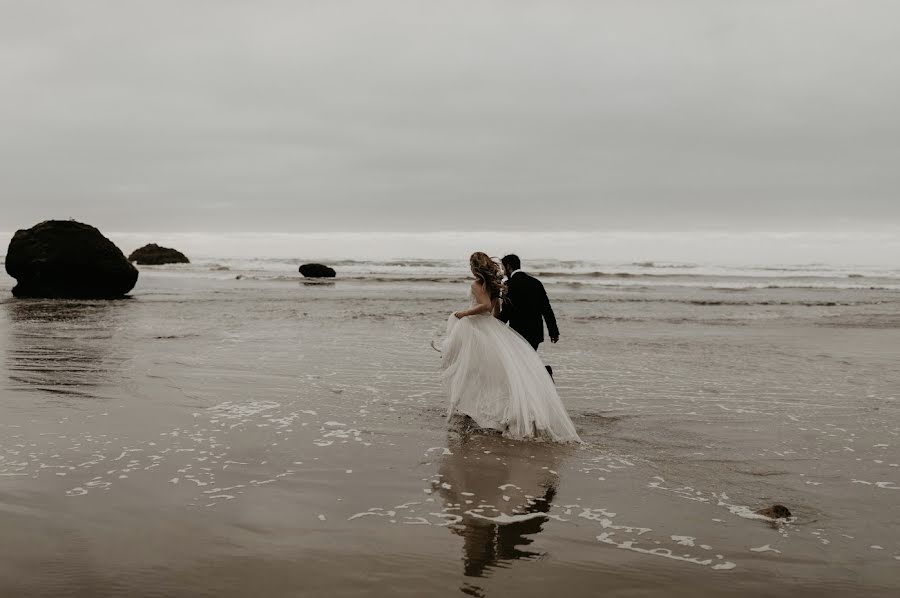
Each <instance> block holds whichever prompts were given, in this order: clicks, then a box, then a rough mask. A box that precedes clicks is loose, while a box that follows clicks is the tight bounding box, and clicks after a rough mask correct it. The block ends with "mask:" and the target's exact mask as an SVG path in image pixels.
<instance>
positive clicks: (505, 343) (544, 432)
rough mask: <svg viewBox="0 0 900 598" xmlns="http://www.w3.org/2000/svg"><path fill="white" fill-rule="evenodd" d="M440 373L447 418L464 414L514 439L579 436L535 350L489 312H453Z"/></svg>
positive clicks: (573, 438) (574, 438)
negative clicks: (460, 315)
mask: <svg viewBox="0 0 900 598" xmlns="http://www.w3.org/2000/svg"><path fill="white" fill-rule="evenodd" d="M441 378H442V381H443V384H444V388H445V389H446V391H447V393H448V394H449V395H450V408H449V409H448V411H447V417H448V419H449V418H450V417H451V416H452V415H453V414H454V413H462V414H465V415H468V416H469V417H471V418H472V419H473V420H474V421H475V423H476V424H478V425H479V426H480V427H482V428H486V429H494V430H499V431H500V432H502V433H503V435H504V436H506V437H508V438H513V439H526V438H545V439H547V440H553V441H555V442H580V441H581V440H580V439H579V438H578V433H577V432H576V431H575V426H574V425H573V424H572V420H571V419H569V415H568V413H566V409H565V407H564V406H563V404H562V401H561V400H560V398H559V394H557V392H556V386H555V385H554V384H553V380H552V379H551V378H550V375H549V374H548V373H547V370H546V369H545V368H544V364H543V362H542V361H541V358H540V357H538V354H537V352H536V351H535V350H534V349H532V348H531V345H529V344H528V341H526V340H525V339H524V338H522V337H521V336H520V335H519V334H518V333H517V332H516V331H514V330H512V329H511V328H509V327H508V326H506V325H505V324H503V323H502V322H500V321H499V320H497V319H496V318H494V317H493V316H491V315H488V314H482V315H477V316H468V317H465V318H462V319H459V318H457V317H456V316H453V315H451V316H450V319H449V320H448V321H447V338H446V340H445V341H444V343H443V351H442V356H441Z"/></svg>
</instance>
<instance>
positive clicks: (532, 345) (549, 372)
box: [528, 341, 553, 380]
mask: <svg viewBox="0 0 900 598" xmlns="http://www.w3.org/2000/svg"><path fill="white" fill-rule="evenodd" d="M528 342H529V343H531V347H532V348H533V349H534V350H535V351H537V350H538V345H540V344H541V341H537V342H535V341H528ZM544 367H545V368H547V373H548V374H550V379H551V380H553V368H552V367H550V366H549V365H545V366H544Z"/></svg>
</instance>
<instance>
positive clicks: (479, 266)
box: [469, 251, 506, 299]
mask: <svg viewBox="0 0 900 598" xmlns="http://www.w3.org/2000/svg"><path fill="white" fill-rule="evenodd" d="M469 266H471V268H472V274H474V275H475V278H477V279H478V280H479V281H481V284H482V286H484V290H485V291H487V293H488V296H490V298H491V299H498V298H500V297H503V296H505V295H506V285H505V284H503V273H502V272H503V271H502V270H501V269H500V264H498V263H497V262H496V261H494V260H493V259H491V258H490V256H488V254H486V253H483V252H481V251H476V252H475V253H473V254H472V256H471V257H470V258H469Z"/></svg>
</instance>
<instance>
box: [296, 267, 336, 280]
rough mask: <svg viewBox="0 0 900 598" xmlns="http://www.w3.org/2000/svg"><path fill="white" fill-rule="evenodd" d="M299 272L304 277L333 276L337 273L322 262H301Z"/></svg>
mask: <svg viewBox="0 0 900 598" xmlns="http://www.w3.org/2000/svg"><path fill="white" fill-rule="evenodd" d="M300 274H302V275H303V276H304V277H306V278H334V277H335V276H336V275H337V273H336V272H335V271H334V268H329V267H328V266H325V265H323V264H303V265H302V266H300Z"/></svg>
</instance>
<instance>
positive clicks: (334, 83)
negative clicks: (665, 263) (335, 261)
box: [0, 0, 900, 231]
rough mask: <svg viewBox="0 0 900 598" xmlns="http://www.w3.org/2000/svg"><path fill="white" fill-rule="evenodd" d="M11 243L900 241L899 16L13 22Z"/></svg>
mask: <svg viewBox="0 0 900 598" xmlns="http://www.w3.org/2000/svg"><path fill="white" fill-rule="evenodd" d="M0 12H2V19H0V86H2V88H3V89H4V94H2V96H0V130H2V132H3V134H2V136H0V207H2V216H3V220H4V221H8V222H4V223H0V228H3V229H7V230H8V229H13V228H16V227H19V226H25V225H30V224H31V223H33V222H34V221H37V220H41V219H43V218H47V217H69V216H72V217H76V218H79V219H83V220H86V221H90V222H92V223H95V224H97V225H99V226H101V227H104V228H107V229H111V230H122V231H127V230H134V231H140V230H172V231H177V230H185V231H189V230H210V231H215V230H231V231H235V230H257V231H265V230H283V231H303V230H323V229H324V230H367V229H369V230H415V229H426V230H449V229H462V230H465V229H473V228H474V229H537V230H547V229H573V230H591V229H632V230H666V229H669V230H689V229H694V228H698V229H722V230H747V229H766V230H791V229H800V230H816V229H820V230H825V229H833V230H842V229H867V228H869V229H872V228H878V229H882V228H885V227H898V226H900V201H897V197H896V195H897V192H898V189H900V174H898V169H897V168H896V164H898V163H900V71H898V69H897V68H896V65H895V64H894V60H895V57H896V56H900V36H897V35H896V23H897V22H900V5H898V4H897V3H896V2H893V1H890V0H888V1H879V0H867V1H866V2H863V3H860V2H851V1H848V0H842V1H838V0H757V1H754V2H740V1H736V0H735V1H731V2H723V1H722V0H684V1H680V2H670V1H666V0H659V1H642V0H629V1H621V2H612V1H607V2H575V1H570V2H565V1H554V2H550V1H547V2H525V1H516V2H512V1H510V2H500V1H496V2H467V1H460V2H452V3H448V2H421V1H418V2H413V1H410V2H395V1H390V2H388V1H386V2H316V1H307V2H254V3H249V2H228V1H221V0H220V1H207V2H203V1H195V2H171V1H169V2H166V1H160V2H152V3H147V2H122V1H111V0H110V1H107V2H97V1H91V0H82V1H81V2H78V3H63V2H58V3H49V2H46V3H44V2H41V3H35V2H30V1H28V0H18V1H11V0H0Z"/></svg>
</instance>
